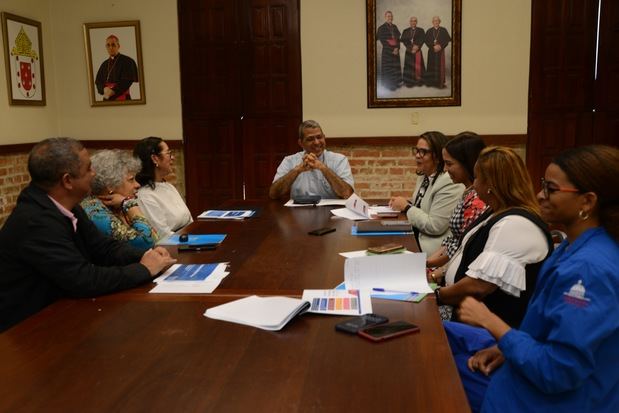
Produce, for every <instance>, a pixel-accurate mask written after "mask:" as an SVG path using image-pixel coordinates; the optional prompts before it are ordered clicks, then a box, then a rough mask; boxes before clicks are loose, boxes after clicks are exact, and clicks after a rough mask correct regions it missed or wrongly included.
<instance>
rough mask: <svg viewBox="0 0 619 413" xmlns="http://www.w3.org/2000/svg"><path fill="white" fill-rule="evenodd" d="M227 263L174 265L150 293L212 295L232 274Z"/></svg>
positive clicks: (157, 280) (160, 277)
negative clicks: (227, 269)
mask: <svg viewBox="0 0 619 413" xmlns="http://www.w3.org/2000/svg"><path fill="white" fill-rule="evenodd" d="M226 268H227V263H215V264H174V265H172V266H171V267H170V268H168V270H167V271H166V272H164V273H163V274H162V275H160V276H159V277H157V278H156V279H155V280H154V282H155V283H156V284H157V285H156V286H155V287H154V288H153V289H152V290H150V291H149V292H150V293H168V294H173V293H177V294H186V293H194V294H197V293H212V292H213V291H214V290H215V289H216V288H217V287H218V286H219V284H220V283H221V281H222V280H223V279H224V278H226V277H227V276H228V274H230V273H229V272H227V271H226Z"/></svg>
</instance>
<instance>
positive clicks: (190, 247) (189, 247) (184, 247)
mask: <svg viewBox="0 0 619 413" xmlns="http://www.w3.org/2000/svg"><path fill="white" fill-rule="evenodd" d="M216 248H217V244H181V245H179V246H178V252H187V251H209V250H214V249H216Z"/></svg>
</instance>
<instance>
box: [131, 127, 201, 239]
mask: <svg viewBox="0 0 619 413" xmlns="http://www.w3.org/2000/svg"><path fill="white" fill-rule="evenodd" d="M133 155H134V156H135V157H137V158H139V159H140V161H141V162H142V169H141V171H140V172H139V173H138V174H136V176H135V178H136V180H137V181H138V182H139V184H140V185H141V188H140V189H139V190H138V203H139V205H140V208H141V209H142V211H143V212H144V214H145V215H146V216H147V218H148V220H149V221H150V222H151V224H153V226H154V227H155V228H156V230H157V233H158V234H159V236H160V237H161V238H162V239H163V238H165V237H167V236H169V235H170V234H172V233H173V232H175V231H177V230H179V229H180V228H182V227H184V226H185V225H187V224H189V223H191V222H192V221H193V219H192V218H191V213H190V212H189V209H188V208H187V205H185V201H184V200H183V198H182V197H181V195H180V194H179V193H178V190H177V189H176V188H175V187H174V185H172V184H170V183H169V182H166V179H165V178H166V176H168V175H169V174H170V173H171V172H172V166H173V163H174V152H172V150H171V149H170V148H169V147H168V144H167V143H165V141H164V140H163V139H161V138H157V137H153V136H151V137H148V138H144V139H142V140H141V141H140V142H138V144H137V145H136V146H135V148H134V150H133Z"/></svg>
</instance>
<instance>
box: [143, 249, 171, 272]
mask: <svg viewBox="0 0 619 413" xmlns="http://www.w3.org/2000/svg"><path fill="white" fill-rule="evenodd" d="M161 249H164V248H162V247H156V248H155V249H150V250H148V251H146V252H145V253H144V255H142V259H141V260H140V264H142V265H143V266H145V267H146V268H147V269H148V271H149V272H150V275H151V277H154V276H155V275H157V274H159V273H160V272H161V271H163V270H164V269H165V268H166V267H169V266H170V265H172V264H174V263H175V262H176V260H175V259H174V258H172V257H171V256H170V254H169V253H168V254H167V256H166V254H164V253H163V252H161V251H160V250H161ZM166 252H167V251H166Z"/></svg>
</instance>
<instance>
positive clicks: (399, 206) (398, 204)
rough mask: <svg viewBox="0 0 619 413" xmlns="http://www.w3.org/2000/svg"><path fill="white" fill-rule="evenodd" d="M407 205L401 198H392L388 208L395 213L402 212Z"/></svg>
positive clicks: (404, 199)
mask: <svg viewBox="0 0 619 413" xmlns="http://www.w3.org/2000/svg"><path fill="white" fill-rule="evenodd" d="M407 205H408V201H407V200H406V198H404V197H401V196H394V197H392V198H391V200H390V201H389V206H390V207H391V209H395V210H396V211H402V210H403V209H404V208H406V206H407Z"/></svg>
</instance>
